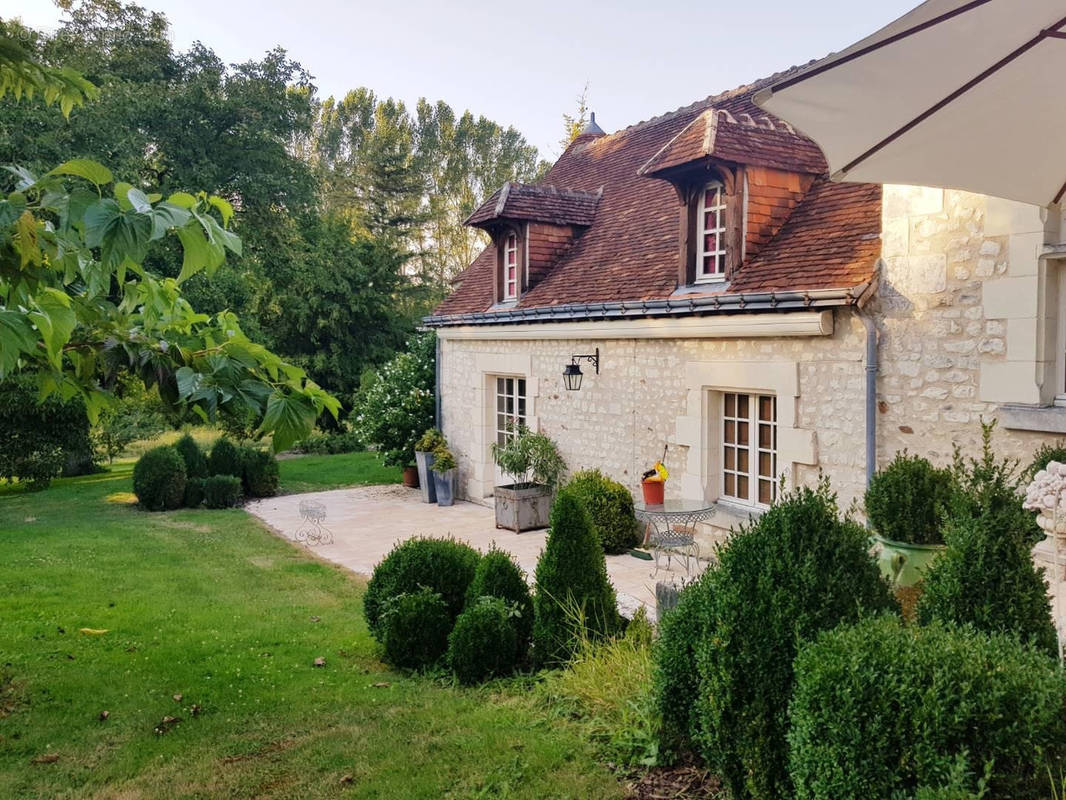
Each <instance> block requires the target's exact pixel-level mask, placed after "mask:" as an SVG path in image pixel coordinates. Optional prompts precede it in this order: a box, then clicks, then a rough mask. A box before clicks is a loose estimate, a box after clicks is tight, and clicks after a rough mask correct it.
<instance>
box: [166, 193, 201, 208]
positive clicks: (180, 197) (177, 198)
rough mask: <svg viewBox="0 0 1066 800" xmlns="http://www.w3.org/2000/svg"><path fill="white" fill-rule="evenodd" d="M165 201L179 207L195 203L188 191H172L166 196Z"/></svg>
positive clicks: (190, 206)
mask: <svg viewBox="0 0 1066 800" xmlns="http://www.w3.org/2000/svg"><path fill="white" fill-rule="evenodd" d="M167 202H168V203H171V204H173V205H176V206H178V207H180V208H192V207H193V206H195V205H196V198H195V197H193V196H192V195H191V194H189V193H188V192H174V194H172V195H171V196H170V197H168V198H167Z"/></svg>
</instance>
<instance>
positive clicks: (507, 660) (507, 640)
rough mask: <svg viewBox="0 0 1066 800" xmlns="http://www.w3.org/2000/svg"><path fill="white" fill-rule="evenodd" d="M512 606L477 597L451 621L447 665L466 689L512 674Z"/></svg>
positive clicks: (514, 650) (514, 646) (514, 648)
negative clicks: (453, 621) (453, 625)
mask: <svg viewBox="0 0 1066 800" xmlns="http://www.w3.org/2000/svg"><path fill="white" fill-rule="evenodd" d="M515 610H516V609H515V608H514V606H512V605H511V604H510V603H508V602H507V601H505V600H502V599H500V598H499V597H487V596H485V597H479V598H477V600H475V601H474V602H473V603H471V604H469V605H467V607H466V610H465V611H463V613H462V614H460V615H459V618H458V619H457V620H455V627H454V628H453V629H452V632H451V634H450V635H449V636H448V664H449V666H451V668H452V671H453V672H455V677H456V678H458V679H459V683H462V684H465V685H467V686H470V685H472V684H475V683H481V682H482V681H487V680H488V679H489V678H496V677H499V676H502V675H510V674H511V673H512V672H514V669H515V665H516V664H517V662H518V632H517V631H516V630H515V619H516V618H515V616H514V612H515Z"/></svg>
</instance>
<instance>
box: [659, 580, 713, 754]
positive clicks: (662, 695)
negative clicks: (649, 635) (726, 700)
mask: <svg viewBox="0 0 1066 800" xmlns="http://www.w3.org/2000/svg"><path fill="white" fill-rule="evenodd" d="M715 574H716V572H715V568H714V567H713V566H711V567H708V568H707V569H706V570H704V572H703V574H702V575H700V577H699V578H698V579H697V580H696V581H695V582H694V583H690V584H689V585H688V586H686V587H684V588H683V589H682V590H681V592H680V595H679V596H678V601H677V605H676V606H674V608H672V609H670V610H669V611H667V612H666V613H665V614H664V615H663V616H662V618H661V619H660V620H659V638H658V640H657V641H656V643H655V648H654V650H653V653H654V662H655V667H654V672H653V673H652V676H653V684H654V690H655V702H656V706H657V707H658V710H659V717H660V719H661V720H662V727H661V734H660V748H661V751H662V752H663V754H664V756H667V757H669V756H671V755H673V754H677V753H679V752H687V751H691V750H692V747H693V743H694V742H697V741H699V740H700V734H699V726H698V722H699V717H698V715H697V714H695V713H694V706H695V702H696V695H697V694H698V693H699V672H698V670H697V667H696V653H697V650H698V649H699V645H700V643H701V642H703V641H704V640H705V639H706V638H707V631H708V625H709V608H710V603H711V602H713V599H714V578H715Z"/></svg>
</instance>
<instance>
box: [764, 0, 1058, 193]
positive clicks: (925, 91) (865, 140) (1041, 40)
mask: <svg viewBox="0 0 1066 800" xmlns="http://www.w3.org/2000/svg"><path fill="white" fill-rule="evenodd" d="M755 102H756V103H758V104H759V105H760V106H762V107H763V108H765V109H766V110H767V111H770V112H771V113H773V114H775V115H776V116H778V117H781V118H782V119H785V120H787V121H788V122H790V123H792V124H793V125H794V126H795V127H797V128H799V129H800V130H802V131H803V132H804V133H805V134H807V135H808V136H810V137H811V138H812V139H814V140H815V141H816V142H817V143H818V144H819V145H820V146H821V148H822V150H823V151H824V152H825V156H826V160H827V161H828V162H829V166H830V171H831V172H832V173H833V177H834V179H837V180H848V181H859V182H871V183H902V184H916V185H922V186H938V187H944V188H952V189H965V190H968V191H972V192H979V193H981V194H989V195H996V196H999V197H1006V198H1009V199H1012V200H1020V201H1022V202H1025V203H1033V204H1036V205H1048V204H1050V203H1053V202H1058V201H1059V200H1061V199H1062V196H1063V194H1064V193H1066V0H970V1H969V2H963V1H962V0H929V2H926V3H923V4H922V5H921V6H919V7H918V8H916V9H914V10H913V11H911V12H910V13H908V14H905V15H904V16H902V17H900V18H899V19H897V20H896V21H895V22H893V23H891V24H890V25H888V26H886V27H885V28H883V29H882V30H880V31H878V32H877V33H875V34H874V35H872V36H870V37H868V38H866V39H863V40H862V41H860V42H857V43H856V44H854V45H852V46H851V47H849V48H848V49H847V50H844V51H843V52H841V53H838V54H834V55H831V56H829V57H828V58H825V59H822V60H821V61H818V62H815V63H813V64H811V65H810V66H808V67H807V68H805V69H803V70H801V71H800V72H799V73H797V74H795V75H792V76H789V77H788V78H785V79H783V80H782V81H780V82H779V83H777V84H775V85H774V86H772V87H771V88H769V89H766V90H763V91H762V92H760V93H759V94H757V95H756V97H755Z"/></svg>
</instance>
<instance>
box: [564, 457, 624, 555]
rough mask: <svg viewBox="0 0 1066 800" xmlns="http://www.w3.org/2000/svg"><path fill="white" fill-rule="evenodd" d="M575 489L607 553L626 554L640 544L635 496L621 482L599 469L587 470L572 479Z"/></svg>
mask: <svg viewBox="0 0 1066 800" xmlns="http://www.w3.org/2000/svg"><path fill="white" fill-rule="evenodd" d="M567 488H569V489H572V490H573V491H574V492H575V493H576V494H577V497H578V499H580V500H581V502H582V503H584V504H585V508H586V509H588V512H589V516H590V517H591V518H592V530H593V532H594V533H595V534H596V538H597V539H599V541H600V545H601V546H602V547H603V551H604V552H605V553H624V552H625V551H626V550H628V549H629V548H631V547H636V546H637V545H638V544H640V527H639V525H638V524H637V518H636V515H635V514H634V513H633V495H631V494H630V493H629V490H628V489H626V487H624V486H623V485H622V484H620V483H619V482H618V481H614V480H611V479H610V478H608V477H607V476H606V475H604V474H603V473H602V472H600V471H599V470H598V469H586V470H582V471H581V472H578V473H577V474H576V475H574V477H573V478H571V480H570V482H569V483H568V484H567Z"/></svg>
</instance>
